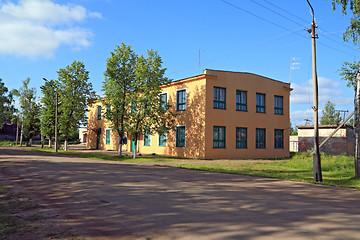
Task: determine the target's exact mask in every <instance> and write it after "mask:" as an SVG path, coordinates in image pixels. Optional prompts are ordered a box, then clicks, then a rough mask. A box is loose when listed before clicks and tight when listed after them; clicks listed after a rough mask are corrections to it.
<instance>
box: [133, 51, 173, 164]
mask: <svg viewBox="0 0 360 240" xmlns="http://www.w3.org/2000/svg"><path fill="white" fill-rule="evenodd" d="M134 71H135V81H134V82H133V85H132V89H134V91H132V93H131V94H130V96H129V97H130V101H131V103H132V105H133V106H136V109H133V110H132V111H131V112H130V118H129V125H130V126H129V133H130V134H131V136H132V137H133V140H134V142H135V149H137V140H138V137H139V136H140V135H141V132H142V131H147V132H150V128H151V130H152V131H164V130H165V131H166V130H167V129H169V128H171V127H172V126H173V122H174V121H173V120H174V114H173V113H172V112H170V111H168V108H169V106H166V105H164V104H165V103H161V102H160V97H159V96H160V93H161V86H162V85H166V84H169V83H170V82H171V80H170V79H168V78H166V77H164V73H165V71H166V69H165V68H162V60H161V57H160V56H159V55H158V54H157V52H155V51H153V50H149V51H147V58H144V56H143V55H141V56H140V57H138V58H137V61H136V64H135V69H134ZM134 158H136V150H135V151H134Z"/></svg>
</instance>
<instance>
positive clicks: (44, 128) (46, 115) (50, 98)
mask: <svg viewBox="0 0 360 240" xmlns="http://www.w3.org/2000/svg"><path fill="white" fill-rule="evenodd" d="M57 88H58V83H57V82H56V81H55V80H50V81H45V83H44V85H42V86H41V87H40V89H41V92H42V94H43V97H42V98H41V104H42V106H41V118H40V119H41V134H42V135H44V136H46V137H48V138H49V147H51V145H52V138H53V137H54V136H55V92H56V91H57Z"/></svg>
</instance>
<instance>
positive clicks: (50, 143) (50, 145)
mask: <svg viewBox="0 0 360 240" xmlns="http://www.w3.org/2000/svg"><path fill="white" fill-rule="evenodd" d="M51 147H52V140H51V137H49V148H51Z"/></svg>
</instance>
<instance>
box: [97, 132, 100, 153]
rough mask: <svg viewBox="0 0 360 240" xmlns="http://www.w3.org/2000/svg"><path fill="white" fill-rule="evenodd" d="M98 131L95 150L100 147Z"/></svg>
mask: <svg viewBox="0 0 360 240" xmlns="http://www.w3.org/2000/svg"><path fill="white" fill-rule="evenodd" d="M100 133H101V132H100V131H99V132H98V133H97V136H96V149H99V146H100Z"/></svg>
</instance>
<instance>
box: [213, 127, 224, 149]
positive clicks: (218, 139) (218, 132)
mask: <svg viewBox="0 0 360 240" xmlns="http://www.w3.org/2000/svg"><path fill="white" fill-rule="evenodd" d="M213 148H225V127H218V126H214V128H213Z"/></svg>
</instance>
